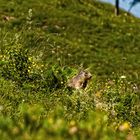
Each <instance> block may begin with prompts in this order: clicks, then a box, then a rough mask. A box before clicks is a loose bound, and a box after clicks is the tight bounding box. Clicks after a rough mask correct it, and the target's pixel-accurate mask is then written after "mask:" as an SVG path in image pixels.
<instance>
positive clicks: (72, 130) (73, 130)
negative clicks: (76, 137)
mask: <svg viewBox="0 0 140 140" xmlns="http://www.w3.org/2000/svg"><path fill="white" fill-rule="evenodd" d="M77 131H78V128H77V127H76V126H73V127H71V128H70V129H69V134H71V135H73V134H75V133H76V132H77Z"/></svg>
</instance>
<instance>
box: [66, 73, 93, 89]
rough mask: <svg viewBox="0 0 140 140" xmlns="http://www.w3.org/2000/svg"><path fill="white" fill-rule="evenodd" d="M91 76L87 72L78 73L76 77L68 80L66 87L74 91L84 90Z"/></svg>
mask: <svg viewBox="0 0 140 140" xmlns="http://www.w3.org/2000/svg"><path fill="white" fill-rule="evenodd" d="M91 77H92V75H91V73H90V72H87V71H80V72H79V74H78V75H76V76H74V77H73V78H72V79H70V80H69V82H68V86H69V87H71V88H75V89H85V88H86V86H87V84H88V81H89V80H90V79H91Z"/></svg>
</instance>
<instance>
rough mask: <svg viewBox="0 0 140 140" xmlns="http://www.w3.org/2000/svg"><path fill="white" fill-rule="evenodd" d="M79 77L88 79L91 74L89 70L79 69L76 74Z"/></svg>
mask: <svg viewBox="0 0 140 140" xmlns="http://www.w3.org/2000/svg"><path fill="white" fill-rule="evenodd" d="M78 75H79V76H81V77H84V79H85V80H90V79H91V78H92V75H91V73H90V72H88V71H85V70H84V71H80V73H79V74H78Z"/></svg>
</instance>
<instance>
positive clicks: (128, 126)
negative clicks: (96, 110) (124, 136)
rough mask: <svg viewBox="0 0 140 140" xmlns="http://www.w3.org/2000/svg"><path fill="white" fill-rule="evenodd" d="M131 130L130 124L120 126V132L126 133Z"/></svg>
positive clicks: (125, 123)
mask: <svg viewBox="0 0 140 140" xmlns="http://www.w3.org/2000/svg"><path fill="white" fill-rule="evenodd" d="M129 129H130V124H129V123H128V122H124V123H123V124H121V125H120V126H119V130H120V131H126V130H129Z"/></svg>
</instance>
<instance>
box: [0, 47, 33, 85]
mask: <svg viewBox="0 0 140 140" xmlns="http://www.w3.org/2000/svg"><path fill="white" fill-rule="evenodd" d="M30 66H31V62H30V60H29V57H28V50H25V49H23V48H17V49H12V50H10V51H8V54H7V63H6V64H5V65H4V66H3V69H2V76H3V77H5V78H6V79H11V80H13V81H15V82H17V83H18V85H22V84H23V83H24V82H25V81H28V80H29V70H30Z"/></svg>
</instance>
